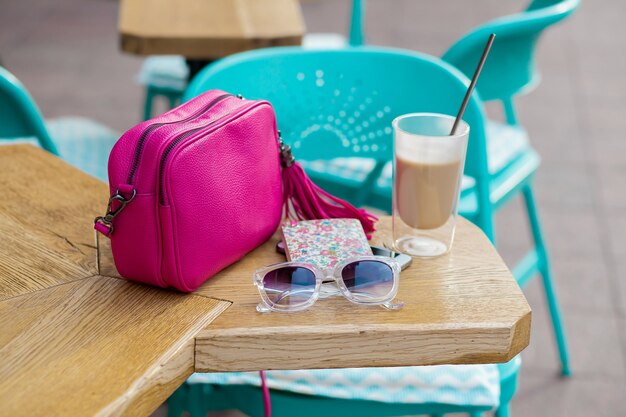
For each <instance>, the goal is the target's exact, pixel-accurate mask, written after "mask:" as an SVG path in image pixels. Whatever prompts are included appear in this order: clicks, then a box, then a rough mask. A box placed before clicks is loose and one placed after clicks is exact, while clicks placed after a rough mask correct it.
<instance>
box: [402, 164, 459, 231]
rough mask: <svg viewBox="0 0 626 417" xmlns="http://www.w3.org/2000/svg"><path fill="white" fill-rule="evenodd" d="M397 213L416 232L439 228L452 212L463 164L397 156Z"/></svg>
mask: <svg viewBox="0 0 626 417" xmlns="http://www.w3.org/2000/svg"><path fill="white" fill-rule="evenodd" d="M396 158H397V159H396V181H395V186H396V187H397V191H396V192H397V196H396V198H397V204H398V213H399V214H400V218H401V219H402V221H403V222H404V223H406V224H407V225H409V226H411V227H412V228H415V229H436V228H438V227H441V226H443V225H444V224H445V223H446V222H447V221H448V219H449V218H450V216H451V215H452V213H453V206H454V204H455V202H456V198H457V193H458V185H459V178H460V176H461V170H462V169H463V161H461V160H456V161H450V162H441V163H428V162H419V161H415V160H411V159H410V158H406V157H405V156H403V155H397V156H396Z"/></svg>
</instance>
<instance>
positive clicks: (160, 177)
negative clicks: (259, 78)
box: [158, 113, 230, 205]
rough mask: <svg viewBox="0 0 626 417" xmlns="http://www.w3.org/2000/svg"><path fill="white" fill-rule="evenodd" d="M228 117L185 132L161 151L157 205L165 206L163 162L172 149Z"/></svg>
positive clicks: (226, 115)
mask: <svg viewBox="0 0 626 417" xmlns="http://www.w3.org/2000/svg"><path fill="white" fill-rule="evenodd" d="M228 116H230V113H228V114H225V115H223V116H222V117H220V118H219V119H217V120H213V121H212V122H210V123H209V124H207V125H204V126H200V127H196V128H193V129H191V130H188V131H186V132H185V133H183V134H182V135H180V136H178V137H176V138H175V139H174V140H173V141H171V142H170V143H169V144H168V145H167V147H166V148H165V150H164V151H163V154H162V155H161V162H160V164H159V183H158V184H159V203H160V204H162V205H165V197H164V194H165V193H164V192H163V175H164V171H165V162H166V161H167V156H168V155H169V154H170V152H172V150H173V149H174V147H175V146H176V145H178V144H179V143H180V142H182V141H183V140H185V139H187V138H188V137H189V136H191V135H193V134H194V133H197V132H199V131H200V130H202V129H205V128H207V127H210V126H212V125H214V124H215V123H217V122H219V121H220V120H222V119H224V118H225V117H228Z"/></svg>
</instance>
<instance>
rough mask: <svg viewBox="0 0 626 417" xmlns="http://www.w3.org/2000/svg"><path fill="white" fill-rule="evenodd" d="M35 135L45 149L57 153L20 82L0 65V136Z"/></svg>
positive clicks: (20, 136) (34, 106)
mask: <svg viewBox="0 0 626 417" xmlns="http://www.w3.org/2000/svg"><path fill="white" fill-rule="evenodd" d="M24 137H35V138H37V140H38V141H39V144H40V145H41V147H42V148H44V149H45V150H47V151H49V152H51V153H53V154H55V155H58V152H57V149H56V146H55V145H54V143H53V142H52V139H50V135H49V134H48V131H47V130H46V126H45V124H44V121H43V117H42V115H41V112H40V111H39V109H38V108H37V105H36V104H35V102H34V101H33V99H32V98H31V96H30V94H28V91H27V90H26V88H24V86H23V85H22V83H21V82H20V81H19V80H18V79H17V78H15V76H14V75H13V74H11V73H10V72H9V71H7V70H6V69H5V68H3V67H0V138H8V139H14V138H24Z"/></svg>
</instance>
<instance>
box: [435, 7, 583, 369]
mask: <svg viewBox="0 0 626 417" xmlns="http://www.w3.org/2000/svg"><path fill="white" fill-rule="evenodd" d="M579 3H580V1H579V0H534V1H532V2H531V3H530V5H529V7H528V8H527V10H526V11H524V12H522V13H518V14H515V15H512V16H506V17H502V18H499V19H496V20H493V21H491V22H488V23H486V24H484V25H482V26H480V27H478V28H476V29H474V30H472V31H471V32H469V33H468V34H466V35H465V36H464V37H462V38H461V39H460V40H459V41H457V42H456V43H455V44H454V45H452V47H450V49H448V51H447V52H446V53H445V54H444V55H443V57H442V59H443V60H444V61H446V62H448V63H450V64H452V65H454V66H455V67H457V68H458V69H459V70H461V71H462V72H463V73H464V74H465V75H468V76H471V74H472V73H473V71H474V68H475V65H476V62H477V61H478V59H479V57H480V55H481V53H482V48H483V47H484V39H486V38H487V36H489V34H490V33H495V34H497V38H496V42H495V43H494V45H493V48H492V49H491V53H490V54H489V59H488V60H487V63H486V64H485V67H484V68H483V72H482V75H481V78H480V80H479V81H478V84H477V86H476V88H477V89H478V91H479V93H480V96H481V98H482V99H483V101H499V102H500V103H502V106H503V109H504V114H505V117H506V124H500V123H496V122H493V121H488V124H487V131H488V135H487V144H488V148H489V145H490V144H493V146H492V148H493V149H492V152H490V157H491V156H492V155H498V154H499V155H500V159H505V160H506V161H505V163H503V164H501V166H498V167H494V168H493V169H490V174H491V175H492V179H491V197H490V198H491V201H492V205H493V208H494V209H496V210H497V209H498V208H500V207H501V206H503V205H504V204H505V203H506V202H507V201H509V200H510V199H511V198H512V197H514V196H517V195H519V194H520V193H521V195H522V196H523V198H524V202H525V204H526V211H527V214H528V219H529V223H530V227H531V232H532V236H533V240H534V248H533V249H532V250H531V251H530V252H529V253H528V254H527V255H526V256H525V257H524V258H523V260H522V261H521V262H520V263H519V264H518V265H517V267H515V268H514V270H513V273H514V275H515V277H516V278H517V280H518V282H519V284H520V286H524V285H525V284H526V283H527V282H528V281H529V280H530V279H531V278H533V277H535V276H537V274H540V275H541V276H542V278H543V279H542V281H543V286H544V290H545V293H546V299H547V302H548V307H549V310H550V316H551V318H552V325H553V329H554V334H555V338H556V344H557V348H558V352H559V356H560V360H561V367H562V368H561V372H562V374H563V375H569V374H570V367H569V355H568V350H567V343H566V339H565V333H564V328H563V323H562V319H561V313H560V310H559V307H558V302H557V299H556V294H555V290H554V285H553V283H552V273H551V271H550V265H549V258H548V253H547V250H546V247H545V242H544V238H543V233H542V230H541V225H540V222H539V217H538V213H537V206H536V202H535V197H534V193H533V188H532V179H533V175H534V173H535V171H536V170H537V168H538V166H539V158H538V156H537V155H536V153H535V151H534V150H533V149H532V148H531V145H530V143H529V141H528V136H527V134H526V132H525V130H524V129H523V128H522V126H521V125H520V124H519V121H518V117H517V114H516V111H515V105H514V98H515V97H516V96H517V95H520V94H524V93H527V92H529V91H531V90H532V89H533V88H535V87H536V86H537V85H538V84H539V80H540V76H539V72H538V70H537V65H536V62H535V49H536V44H537V41H538V39H539V37H540V35H541V34H542V32H543V31H544V30H545V29H546V28H548V27H549V26H551V25H553V24H555V23H558V22H560V21H562V20H563V19H565V18H567V17H568V16H570V15H571V14H572V13H573V12H574V11H575V10H576V9H577V8H578V6H579ZM503 155H504V157H503ZM496 158H497V157H496ZM490 162H491V161H490ZM490 168H491V164H490ZM460 211H461V213H463V214H465V215H469V216H470V217H471V216H473V215H474V213H475V212H476V207H475V204H474V201H473V199H472V197H471V196H470V197H468V198H464V199H463V202H462V204H461V207H460Z"/></svg>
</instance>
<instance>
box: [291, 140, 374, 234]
mask: <svg viewBox="0 0 626 417" xmlns="http://www.w3.org/2000/svg"><path fill="white" fill-rule="evenodd" d="M280 149H281V162H282V165H283V172H282V177H283V201H284V206H285V214H286V216H287V217H289V218H291V219H293V220H315V219H341V218H353V219H358V220H359V221H360V222H361V225H362V226H363V230H364V231H365V234H366V235H367V237H368V239H369V238H370V237H371V234H372V233H373V232H374V231H375V230H376V229H375V228H374V224H375V223H376V220H378V218H377V217H376V216H374V215H373V214H371V213H368V212H367V211H366V210H364V209H358V208H356V207H354V206H353V205H352V204H350V203H348V202H347V201H344V200H342V199H340V198H338V197H335V196H334V195H332V194H329V193H327V192H326V191H324V190H322V189H321V188H320V187H318V186H317V185H315V183H313V181H311V179H310V178H309V177H308V175H307V174H306V173H305V172H304V169H303V168H302V166H301V165H300V164H299V163H297V162H296V161H295V159H294V157H293V155H292V154H291V149H290V147H289V145H285V144H283V143H282V141H281V147H280Z"/></svg>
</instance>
